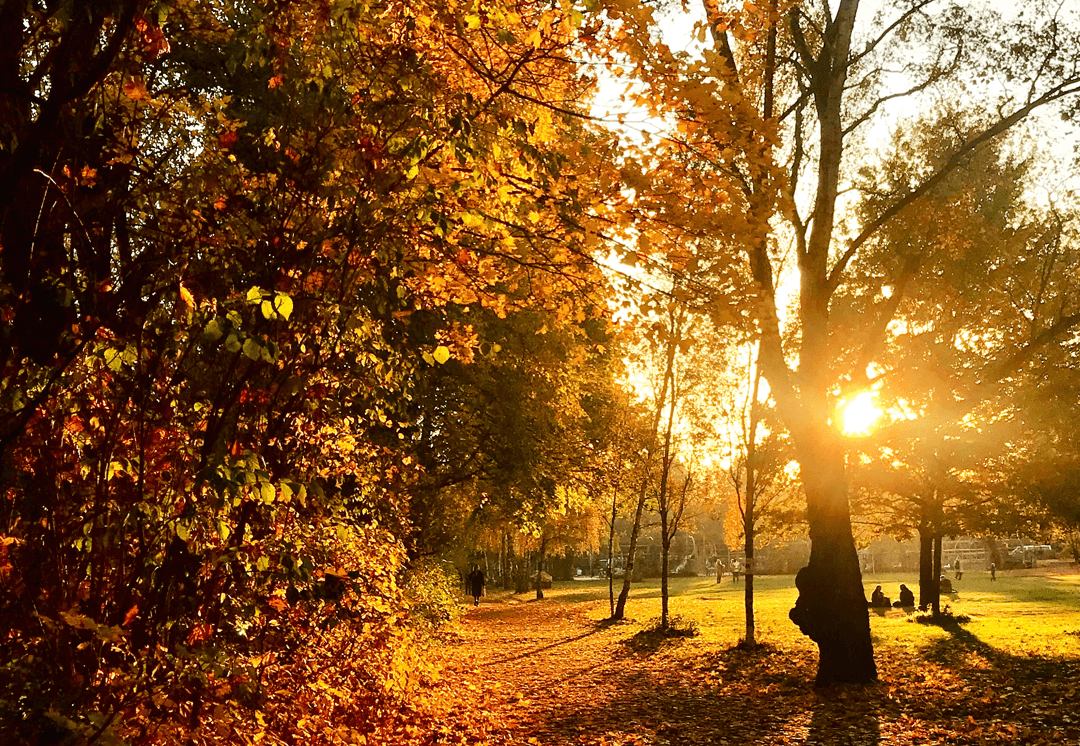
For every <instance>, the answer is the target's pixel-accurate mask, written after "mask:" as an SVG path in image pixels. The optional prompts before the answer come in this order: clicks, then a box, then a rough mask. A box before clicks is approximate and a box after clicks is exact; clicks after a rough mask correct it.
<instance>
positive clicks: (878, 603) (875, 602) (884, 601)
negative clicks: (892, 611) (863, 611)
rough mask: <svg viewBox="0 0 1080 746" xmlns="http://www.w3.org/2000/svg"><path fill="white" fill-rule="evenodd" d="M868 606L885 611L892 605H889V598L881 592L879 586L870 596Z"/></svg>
mask: <svg viewBox="0 0 1080 746" xmlns="http://www.w3.org/2000/svg"><path fill="white" fill-rule="evenodd" d="M870 605H871V606H873V607H875V608H877V607H880V608H884V609H887V608H889V607H890V606H891V605H892V604H890V603H889V597H888V596H886V595H885V592H884V591H882V590H881V586H880V585H879V586H878V587H877V588H875V589H874V592H873V593H871V594H870Z"/></svg>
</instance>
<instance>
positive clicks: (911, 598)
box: [870, 583, 915, 609]
mask: <svg viewBox="0 0 1080 746" xmlns="http://www.w3.org/2000/svg"><path fill="white" fill-rule="evenodd" d="M870 605H871V606H872V607H875V608H883V609H888V608H893V607H895V608H897V609H903V608H906V607H909V606H914V605H915V594H914V593H912V592H911V589H910V588H908V587H907V586H906V585H904V584H903V583H901V584H900V598H899V600H897V601H896V602H890V600H889V597H888V596H886V595H885V592H884V591H882V590H881V586H880V585H879V586H878V587H877V588H875V589H874V592H873V593H871V594H870Z"/></svg>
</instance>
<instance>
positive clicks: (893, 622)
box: [545, 569, 1080, 658]
mask: <svg viewBox="0 0 1080 746" xmlns="http://www.w3.org/2000/svg"><path fill="white" fill-rule="evenodd" d="M1076 572H1077V573H1078V574H1073V575H1045V576H1040V575H1029V576H1011V575H1007V574H1004V573H999V574H998V579H997V580H995V581H991V580H990V576H989V574H986V573H965V575H964V579H963V580H960V581H953V583H954V586H955V588H956V593H954V594H953V595H951V596H947V595H946V596H942V605H943V607H944V606H945V605H948V607H949V608H950V610H951V611H952V612H953V613H954V614H966V615H968V616H969V617H971V621H970V622H968V623H967V624H965V625H963V626H964V629H965V630H966V631H967V632H969V633H970V634H971V635H974V636H975V637H976V638H978V639H979V640H981V641H982V642H983V643H985V644H987V645H989V646H991V647H992V648H994V649H997V650H999V651H1001V652H1004V653H1008V654H1010V655H1038V656H1046V657H1057V656H1062V657H1068V658H1080V569H1078V570H1077V571H1076ZM617 580H618V579H617ZM879 583H880V584H881V586H882V589H883V590H884V591H885V593H886V595H888V596H889V597H890V598H893V599H895V598H896V597H897V595H898V594H899V586H900V583H905V584H907V586H908V587H909V588H911V589H912V591H914V593H915V596H916V598H918V593H919V591H918V588H919V578H918V575H917V574H915V573H879V574H874V575H866V576H864V577H863V584H864V587H865V588H866V596H867V598H869V597H870V592H871V591H872V590H873V589H874V586H875V585H878V584H879ZM620 587H621V586H620V585H618V584H616V586H615V592H616V594H618V592H619V589H620ZM670 592H671V601H670V611H671V613H672V614H675V615H678V616H680V617H683V618H685V619H688V620H693V621H695V622H696V623H697V624H698V626H699V628H700V631H701V638H700V639H701V641H702V642H703V643H708V644H719V645H730V644H733V643H735V642H737V641H738V640H739V638H741V637H742V636H743V634H744V631H745V626H744V625H745V621H744V618H745V617H744V613H745V612H744V607H743V595H744V585H743V583H742V582H739V583H732V581H731V578H730V577H725V578H724V581H723V582H722V583H721V584H719V585H718V584H717V583H716V581H715V579H713V578H711V577H707V578H672V579H671V581H670ZM545 593H547V594H549V595H550V597H551V599H552V601H553V602H555V603H572V602H577V601H594V600H596V599H606V598H607V582H606V581H603V580H577V581H572V582H561V583H556V584H555V587H554V588H553V589H552V590H551V591H546V592H545ZM797 597H798V591H797V590H796V589H795V578H794V576H791V575H762V576H758V577H756V578H755V580H754V609H755V619H756V623H757V636H758V640H759V641H767V642H770V643H773V644H776V645H780V646H783V647H787V646H796V647H800V646H806V647H809V648H814V646H813V643H811V642H810V641H809V640H807V639H806V638H805V637H803V636H802V634H801V633H800V632H799V631H798V629H797V628H796V627H795V625H793V624H792V623H791V622H790V621H789V620H788V617H787V614H788V610H790V609H791V607H792V606H794V605H795V599H796V598H797ZM606 609H607V607H606V606H605V607H603V608H601V609H600V610H599V612H598V613H599V614H600V615H601V616H603V613H604V612H605V611H606ZM627 614H628V616H630V617H633V618H634V619H637V620H638V621H642V622H644V621H648V620H649V619H651V618H653V617H659V615H660V581H659V580H657V579H649V580H645V581H643V582H639V583H635V584H634V585H633V586H632V590H631V594H630V601H629V603H628V605H627ZM913 616H914V615H911V614H908V613H906V612H904V611H902V610H900V609H892V610H889V611H888V612H886V613H881V612H878V611H875V610H871V612H870V624H871V628H872V630H873V635H874V643H875V645H877V646H882V645H885V646H897V645H899V646H902V647H904V648H907V649H910V648H911V646H917V647H922V646H927V645H932V644H934V643H936V642H938V641H940V640H942V639H945V638H947V637H948V633H947V632H945V631H944V630H941V629H939V628H936V627H932V626H928V625H923V624H915V623H914V622H913V621H912V618H913ZM814 649H816V648H814Z"/></svg>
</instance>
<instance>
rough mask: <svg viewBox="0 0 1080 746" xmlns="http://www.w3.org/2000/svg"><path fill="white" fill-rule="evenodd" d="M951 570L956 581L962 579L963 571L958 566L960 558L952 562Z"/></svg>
mask: <svg viewBox="0 0 1080 746" xmlns="http://www.w3.org/2000/svg"><path fill="white" fill-rule="evenodd" d="M952 569H953V571H954V572H955V573H956V579H957V580H959V579H960V578H962V577H964V569H963V568H962V567H961V565H960V558H959V557H957V558H956V559H955V560H953V563H952Z"/></svg>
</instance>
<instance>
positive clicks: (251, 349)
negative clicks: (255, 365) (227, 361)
mask: <svg viewBox="0 0 1080 746" xmlns="http://www.w3.org/2000/svg"><path fill="white" fill-rule="evenodd" d="M262 351H263V348H262V345H260V344H259V343H258V342H256V341H255V340H254V339H252V338H251V337H248V338H247V339H245V340H244V354H245V355H247V356H248V357H249V358H251V359H252V360H258V359H259V358H260V357H262Z"/></svg>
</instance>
